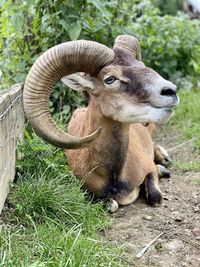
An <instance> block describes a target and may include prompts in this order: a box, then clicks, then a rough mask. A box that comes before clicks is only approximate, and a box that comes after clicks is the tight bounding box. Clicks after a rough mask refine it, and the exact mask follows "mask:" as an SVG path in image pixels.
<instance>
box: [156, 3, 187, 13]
mask: <svg viewBox="0 0 200 267" xmlns="http://www.w3.org/2000/svg"><path fill="white" fill-rule="evenodd" d="M152 3H153V4H154V5H155V6H156V7H158V8H159V9H160V10H161V14H163V15H165V14H171V15H176V14H177V11H179V10H183V0H165V1H163V0H152Z"/></svg>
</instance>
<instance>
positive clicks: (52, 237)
mask: <svg viewBox="0 0 200 267" xmlns="http://www.w3.org/2000/svg"><path fill="white" fill-rule="evenodd" d="M25 139H26V142H24V143H23V144H22V145H21V146H20V152H21V153H22V155H23V158H22V159H21V160H19V161H18V162H17V169H18V180H17V182H16V183H14V184H13V185H12V190H11V191H10V194H9V198H8V205H9V207H10V208H9V209H7V210H6V211H5V212H4V213H3V220H4V223H5V224H6V226H5V227H3V228H2V229H1V231H0V266H2V267H3V266H5V267H7V266H37V267H38V266H52V267H56V266H59V267H61V266H63V267H64V266H105V267H107V266H126V263H125V262H123V260H121V258H120V255H121V253H122V250H121V248H114V246H112V244H109V243H106V242H105V243H102V242H101V241H99V240H97V234H96V232H97V231H99V230H103V229H106V227H107V226H108V225H109V220H108V215H107V214H106V212H105V210H104V209H103V203H101V202H99V203H96V204H94V203H91V202H90V201H89V200H88V198H86V194H85V193H84V192H83V191H82V190H81V189H80V184H79V183H78V181H77V180H76V179H75V177H74V176H73V175H72V173H71V172H70V171H69V169H68V167H67V165H66V160H65V157H64V155H63V152H62V151H60V150H58V149H55V148H52V147H51V146H50V145H48V144H45V143H44V142H43V141H41V139H40V138H38V137H37V136H36V135H35V134H32V135H30V134H29V133H28V132H26V135H25ZM31 264H32V265H31Z"/></svg>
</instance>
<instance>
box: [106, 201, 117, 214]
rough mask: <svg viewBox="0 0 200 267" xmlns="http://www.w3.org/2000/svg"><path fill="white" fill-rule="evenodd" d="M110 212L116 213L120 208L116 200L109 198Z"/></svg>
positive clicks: (108, 206)
mask: <svg viewBox="0 0 200 267" xmlns="http://www.w3.org/2000/svg"><path fill="white" fill-rule="evenodd" d="M106 207H107V210H108V212H110V213H115V212H117V210H118V209H119V205H118V203H117V201H116V200H114V199H109V200H108V203H107V205H106Z"/></svg>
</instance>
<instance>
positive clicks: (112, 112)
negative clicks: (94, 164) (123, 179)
mask: <svg viewBox="0 0 200 267" xmlns="http://www.w3.org/2000/svg"><path fill="white" fill-rule="evenodd" d="M75 72H84V73H87V74H89V75H84V76H82V75H79V74H75V75H71V76H68V75H69V74H72V73H75ZM66 76H67V77H66ZM60 79H62V80H63V82H65V83H67V84H68V85H71V87H72V88H74V89H75V90H85V91H87V92H88V94H89V95H90V96H91V97H92V98H93V99H95V100H94V101H96V103H97V104H98V105H99V106H100V108H101V111H102V113H103V114H104V115H105V116H108V117H110V118H112V119H114V120H116V121H120V122H125V123H131V122H133V123H135V122H145V123H146V122H155V123H160V122H163V121H166V120H167V119H168V118H169V117H170V116H171V114H172V113H173V111H172V108H173V107H174V106H176V105H177V104H178V101H179V100H178V97H177V95H176V86H175V85H174V84H173V83H171V82H169V81H167V80H165V79H163V78H162V77H161V76H160V75H159V74H158V73H156V72H155V71H153V70H152V69H150V68H147V67H145V65H144V64H143V63H142V62H141V61H140V48H139V44H138V41H137V39H135V38H134V37H132V36H128V35H120V36H118V37H117V38H116V40H115V44H114V47H113V49H110V48H108V47H106V46H104V45H101V44H98V43H95V42H91V41H82V40H81V41H73V42H68V43H63V44H60V45H57V46H55V47H53V48H51V49H49V50H48V51H46V52H45V53H44V54H43V55H41V56H40V57H39V59H38V60H37V61H36V62H35V64H34V65H33V67H32V68H31V70H30V72H29V74H28V77H27V79H26V83H25V88H24V108H25V112H26V114H27V117H28V119H29V121H30V123H31V125H32V126H33V128H34V129H35V131H36V132H37V133H38V134H39V135H40V136H41V137H43V138H44V139H45V140H46V141H48V142H50V143H51V144H53V145H56V146H59V147H62V148H80V147H84V146H86V145H87V144H89V143H90V142H91V141H92V140H94V139H95V137H96V136H97V135H99V134H100V131H101V130H100V129H97V131H96V132H94V133H91V135H90V136H86V137H83V138H78V137H74V136H70V135H68V134H67V133H65V132H63V131H62V130H60V129H58V128H57V127H56V126H55V124H54V122H53V120H52V118H51V116H50V114H49V111H48V100H49V96H50V93H51V91H52V88H53V86H54V85H55V82H57V81H58V80H60Z"/></svg>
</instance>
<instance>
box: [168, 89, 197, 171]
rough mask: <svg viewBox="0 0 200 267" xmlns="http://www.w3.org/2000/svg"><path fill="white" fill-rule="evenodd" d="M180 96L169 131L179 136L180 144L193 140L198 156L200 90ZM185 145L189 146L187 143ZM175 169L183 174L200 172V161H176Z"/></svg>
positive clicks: (174, 163) (182, 93) (181, 93)
mask: <svg viewBox="0 0 200 267" xmlns="http://www.w3.org/2000/svg"><path fill="white" fill-rule="evenodd" d="M179 96H180V99H181V101H180V105H179V106H178V107H177V109H176V111H175V116H174V117H173V118H172V120H171V121H170V124H169V128H168V130H169V131H172V132H173V133H175V134H178V136H179V137H180V139H179V143H181V142H184V141H186V140H190V139H193V141H192V144H193V149H194V151H195V152H196V153H197V154H198V153H200V90H192V91H189V92H188V91H180V92H179ZM185 145H186V146H187V143H186V144H185ZM173 167H175V168H177V169H180V170H182V171H183V172H187V171H193V172H199V171H200V161H199V160H196V159H194V160H192V159H191V161H189V162H187V161H183V160H176V161H174V162H173Z"/></svg>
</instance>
